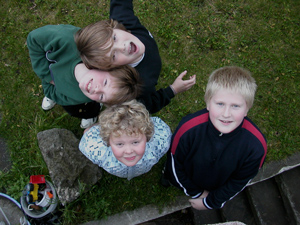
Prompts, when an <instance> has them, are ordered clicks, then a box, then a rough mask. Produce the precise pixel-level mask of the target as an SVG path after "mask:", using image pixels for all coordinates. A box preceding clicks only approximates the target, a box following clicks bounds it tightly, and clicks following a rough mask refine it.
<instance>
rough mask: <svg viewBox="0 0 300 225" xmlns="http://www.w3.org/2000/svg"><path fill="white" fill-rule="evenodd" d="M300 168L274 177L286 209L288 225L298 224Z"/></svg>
mask: <svg viewBox="0 0 300 225" xmlns="http://www.w3.org/2000/svg"><path fill="white" fill-rule="evenodd" d="M299 177H300V167H297V168H295V169H292V170H289V171H286V172H284V173H282V174H280V175H278V176H276V177H275V180H276V182H277V184H278V186H279V190H280V193H281V196H282V199H283V202H284V205H285V208H286V209H287V212H288V215H289V218H290V222H291V223H290V224H291V225H294V224H295V225H296V224H300V191H299V190H300V182H299Z"/></svg>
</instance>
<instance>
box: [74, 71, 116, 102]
mask: <svg viewBox="0 0 300 225" xmlns="http://www.w3.org/2000/svg"><path fill="white" fill-rule="evenodd" d="M115 82H116V80H115V78H114V77H113V76H111V75H110V74H109V73H108V72H106V71H99V70H90V71H89V72H88V73H87V74H86V75H84V76H83V77H82V78H81V79H80V80H78V83H79V88H80V89H81V91H82V92H83V94H84V95H85V96H87V97H88V98H90V99H92V100H94V101H97V102H102V103H106V102H107V101H109V100H111V99H112V98H113V96H114V93H115V92H116V88H114V87H113V86H114V83H115Z"/></svg>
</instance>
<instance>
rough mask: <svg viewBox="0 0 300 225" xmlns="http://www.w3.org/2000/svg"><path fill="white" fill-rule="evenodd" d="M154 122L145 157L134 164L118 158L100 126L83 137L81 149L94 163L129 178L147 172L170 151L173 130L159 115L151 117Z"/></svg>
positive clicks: (92, 128) (96, 126)
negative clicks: (108, 144) (128, 163)
mask: <svg viewBox="0 0 300 225" xmlns="http://www.w3.org/2000/svg"><path fill="white" fill-rule="evenodd" d="M151 119H152V121H153V123H154V134H153V136H152V138H151V139H150V140H149V141H148V142H147V143H146V149H145V153H144V155H143V157H142V158H141V159H140V160H139V161H138V163H137V164H136V165H134V166H131V167H129V166H126V165H125V164H123V163H121V162H120V161H119V160H117V159H116V157H115V156H114V154H113V152H112V150H111V147H107V145H106V143H105V142H104V141H103V140H102V138H101V136H100V126H99V125H95V126H93V127H91V128H90V129H89V130H88V131H87V132H86V133H85V134H84V135H83V136H82V138H81V140H80V143H79V150H80V151H81V152H82V153H83V154H84V155H85V156H86V157H87V158H88V159H89V160H91V161H92V162H93V163H94V164H97V165H98V166H100V167H102V168H103V169H104V170H106V171H107V172H108V173H110V174H113V175H115V176H118V177H122V178H127V179H128V180H130V179H132V178H134V177H137V176H139V175H142V174H144V173H147V172H148V171H149V170H150V169H151V168H152V166H154V165H155V164H156V163H157V162H158V161H159V159H160V158H161V157H162V156H163V155H164V154H165V153H166V152H167V151H168V149H169V147H170V143H171V137H172V132H171V129H170V127H169V126H168V125H167V124H166V123H165V122H164V121H162V120H161V119H160V118H158V117H151Z"/></svg>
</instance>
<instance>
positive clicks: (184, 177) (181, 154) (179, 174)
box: [168, 133, 204, 198]
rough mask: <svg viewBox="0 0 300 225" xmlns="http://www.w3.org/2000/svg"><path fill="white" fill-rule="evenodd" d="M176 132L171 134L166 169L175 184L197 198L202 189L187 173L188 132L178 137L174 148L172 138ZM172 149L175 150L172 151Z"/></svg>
mask: <svg viewBox="0 0 300 225" xmlns="http://www.w3.org/2000/svg"><path fill="white" fill-rule="evenodd" d="M176 134H178V133H175V134H174V135H173V140H172V146H171V152H170V153H169V154H170V155H168V157H169V158H168V160H169V162H168V169H169V171H170V172H171V173H172V176H173V178H174V179H172V180H173V181H174V182H176V183H175V186H179V187H181V188H182V189H183V191H184V193H185V194H186V195H188V196H191V197H192V198H198V197H199V196H201V195H202V193H203V191H204V190H203V189H200V188H199V187H198V186H197V185H195V184H194V182H193V181H192V180H191V179H190V178H189V176H192V174H189V173H190V172H189V167H190V164H191V161H190V155H189V150H190V147H189V143H188V142H189V141H190V140H192V139H193V138H191V137H190V136H189V134H184V135H182V137H181V138H180V140H179V142H178V145H177V146H176V148H175V149H174V148H173V145H174V143H176V141H174V139H176V138H177V137H176ZM173 150H175V152H174V153H172V152H173Z"/></svg>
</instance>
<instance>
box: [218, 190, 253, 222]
mask: <svg viewBox="0 0 300 225" xmlns="http://www.w3.org/2000/svg"><path fill="white" fill-rule="evenodd" d="M221 212H222V216H223V221H240V222H243V223H245V224H247V225H256V223H255V218H254V215H253V213H252V210H251V206H250V203H249V200H248V197H247V194H246V192H245V190H244V191H242V192H241V193H239V194H238V195H237V196H235V198H233V199H232V200H231V201H228V202H227V203H226V204H225V206H224V207H223V208H222V209H221Z"/></svg>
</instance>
